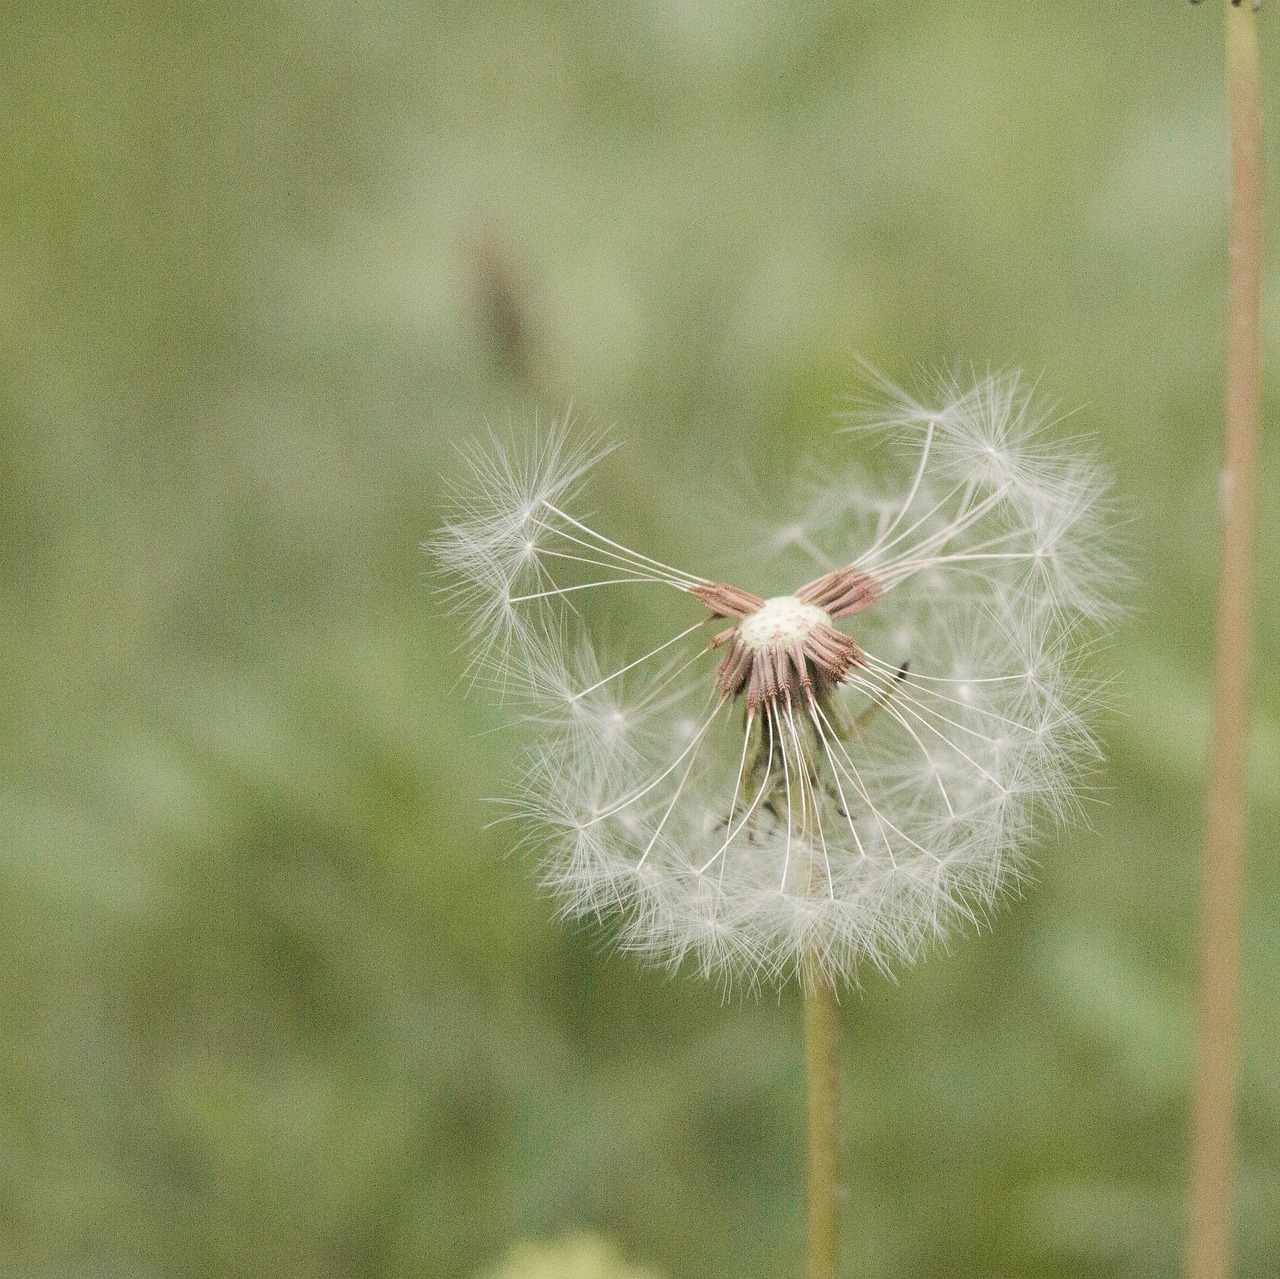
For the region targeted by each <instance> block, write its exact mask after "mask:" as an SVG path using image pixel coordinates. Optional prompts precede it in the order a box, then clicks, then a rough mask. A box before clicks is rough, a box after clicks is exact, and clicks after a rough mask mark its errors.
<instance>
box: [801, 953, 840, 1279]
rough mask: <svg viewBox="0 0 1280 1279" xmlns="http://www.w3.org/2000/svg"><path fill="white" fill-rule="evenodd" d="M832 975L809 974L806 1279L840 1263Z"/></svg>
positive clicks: (823, 1275) (824, 1277)
mask: <svg viewBox="0 0 1280 1279" xmlns="http://www.w3.org/2000/svg"><path fill="white" fill-rule="evenodd" d="M838 1013H839V1005H838V1004H837V1002H836V990H835V986H834V985H833V984H832V982H831V979H830V977H827V976H824V975H823V974H822V973H821V972H819V971H818V968H817V965H813V966H812V967H811V968H810V969H809V971H808V972H806V974H805V991H804V1031H805V1049H806V1053H805V1055H806V1057H807V1058H808V1071H809V1226H808V1238H807V1242H808V1247H807V1250H806V1255H807V1257H808V1261H807V1264H806V1267H805V1275H806V1279H836V1274H837V1272H838V1270H839V1266H840V1194H841V1188H840V1137H841V1129H840V1022H839V1017H838Z"/></svg>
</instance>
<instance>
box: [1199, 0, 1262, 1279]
mask: <svg viewBox="0 0 1280 1279" xmlns="http://www.w3.org/2000/svg"><path fill="white" fill-rule="evenodd" d="M1225 8H1226V76H1227V104H1228V111H1229V115H1230V121H1231V225H1230V233H1229V242H1228V247H1229V257H1230V266H1229V279H1228V291H1227V311H1228V331H1227V385H1226V461H1225V469H1224V472H1223V477H1222V506H1223V526H1222V573H1221V576H1220V578H1219V582H1218V626H1217V643H1216V654H1215V664H1214V697H1213V730H1212V742H1211V746H1210V757H1209V778H1208V814H1207V829H1206V838H1205V850H1204V851H1205V856H1204V889H1203V923H1202V930H1201V941H1200V945H1201V956H1200V1008H1199V1027H1198V1037H1197V1049H1196V1083H1195V1099H1194V1112H1193V1116H1192V1138H1191V1163H1192V1170H1191V1221H1190V1236H1189V1242H1188V1251H1187V1268H1188V1273H1189V1275H1190V1276H1191V1279H1229V1276H1230V1275H1231V1273H1232V1246H1231V1236H1232V1224H1233V1216H1234V1198H1235V1192H1234V1181H1235V1162H1236V1139H1235V1124H1236V1088H1237V1059H1238V1056H1239V984H1240V982H1239V977H1240V916H1241V901H1242V897H1243V878H1244V843H1245V798H1246V781H1247V776H1248V758H1247V735H1248V729H1249V668H1250V648H1251V637H1252V630H1253V594H1254V542H1255V537H1256V533H1255V530H1256V524H1257V490H1258V449H1259V439H1260V436H1261V430H1262V411H1261V318H1260V315H1261V300H1262V189H1263V188H1262V94H1261V85H1260V76H1259V69H1258V31H1257V20H1256V17H1255V15H1254V13H1253V12H1252V11H1251V10H1250V9H1248V8H1245V7H1236V6H1234V5H1232V4H1230V3H1227V4H1226V5H1225Z"/></svg>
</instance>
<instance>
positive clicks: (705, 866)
mask: <svg viewBox="0 0 1280 1279" xmlns="http://www.w3.org/2000/svg"><path fill="white" fill-rule="evenodd" d="M877 391H878V393H879V398H878V400H877V402H876V403H875V405H874V406H863V407H861V408H860V409H859V410H858V411H856V412H855V413H854V414H852V415H851V416H850V427H849V429H850V430H851V431H854V432H861V433H862V434H863V435H864V436H866V437H868V442H869V443H872V444H876V445H878V447H879V451H880V452H881V453H882V454H887V457H882V459H881V460H882V461H883V462H884V463H885V466H884V467H883V469H884V470H885V472H886V474H887V477H888V478H887V480H886V481H884V482H882V483H881V484H880V485H879V486H877V485H876V484H875V483H874V482H873V481H872V480H871V479H870V478H869V475H868V473H863V472H857V473H850V474H845V475H842V476H840V477H838V478H836V479H828V478H826V477H823V476H819V475H817V474H814V473H810V474H809V475H808V476H807V477H806V478H805V479H804V481H803V484H802V490H801V492H802V498H803V501H802V509H800V510H799V511H798V512H789V513H787V514H786V516H785V517H784V518H782V519H781V521H780V523H779V524H778V525H777V526H776V528H775V529H774V530H763V531H762V536H761V539H760V540H761V545H762V547H763V548H765V549H764V550H762V552H761V559H762V566H761V575H762V576H763V568H764V565H763V560H764V559H765V557H773V558H774V559H775V560H777V559H779V558H780V559H781V560H782V561H783V562H784V563H786V564H795V565H796V566H797V568H796V576H795V579H794V580H795V581H796V585H795V587H794V588H793V589H792V590H791V591H790V592H789V593H788V594H784V595H777V596H770V597H764V596H761V595H757V594H754V593H753V592H752V591H751V590H749V589H746V588H745V587H743V586H739V585H736V584H733V583H729V582H720V581H714V580H711V579H709V578H707V577H703V576H701V575H699V574H697V573H693V572H689V571H687V570H685V569H682V568H678V567H674V566H672V565H669V564H665V563H663V562H662V561H660V560H658V559H656V558H654V557H652V556H650V555H647V554H643V553H641V552H638V551H635V550H632V549H630V548H629V547H627V546H625V545H624V544H622V543H621V542H619V541H617V540H615V539H613V538H611V537H609V536H607V535H606V533H604V532H601V531H599V530H597V529H596V528H594V527H592V525H591V524H589V523H588V522H586V521H585V520H584V519H581V518H579V517H577V516H575V515H573V514H571V513H570V510H571V508H572V507H573V505H574V503H575V500H576V498H577V497H578V495H579V493H580V490H581V488H582V485H583V483H584V482H585V479H586V477H587V475H588V473H589V471H590V468H591V466H592V465H593V464H594V463H595V462H596V461H597V460H598V459H599V457H600V456H602V455H603V453H604V452H606V451H607V449H606V448H605V447H604V446H602V445H601V443H600V442H599V441H598V440H589V439H577V438H576V437H575V435H574V433H573V431H572V430H571V429H570V427H569V426H568V425H567V423H566V424H563V425H560V426H557V427H554V428H552V429H550V430H546V431H543V432H541V433H535V434H534V435H533V436H531V437H530V438H529V439H527V440H525V441H523V442H520V443H518V444H516V445H514V446H504V445H502V444H500V443H498V442H496V441H494V442H492V443H491V446H490V447H489V448H488V449H487V450H479V451H476V452H474V453H472V454H469V455H468V467H469V477H468V482H467V485H466V486H465V487H464V488H463V489H462V490H461V491H460V493H459V495H458V496H457V501H456V510H455V515H454V518H453V519H452V520H451V521H450V522H449V523H448V524H447V525H446V527H445V530H444V532H443V534H442V535H441V536H440V538H438V539H437V541H436V542H435V543H434V547H433V549H434V551H435V553H436V555H437V557H438V558H439V560H440V561H441V563H442V564H443V566H444V567H445V568H446V570H447V571H448V572H449V574H450V577H451V586H450V587H449V588H448V589H449V591H450V592H451V595H452V598H453V599H454V601H455V603H456V604H457V606H458V608H459V610H460V611H461V612H462V613H463V614H464V616H465V617H466V619H467V625H468V633H469V635H470V638H471V640H472V642H473V645H474V650H475V657H474V662H473V674H475V676H476V677H477V678H479V679H482V680H486V681H488V682H491V683H492V684H494V685H495V686H496V687H497V688H498V689H500V690H501V691H502V692H503V694H504V695H505V696H507V697H508V698H509V699H512V700H515V701H517V702H519V703H522V704H524V706H525V707H526V718H528V719H529V720H530V721H531V722H532V724H533V727H534V731H535V735H536V741H535V745H534V746H533V747H532V749H531V753H530V758H529V764H528V768H527V770H526V773H525V776H524V778H523V780H522V782H521V784H520V787H519V789H518V792H517V794H516V796H515V797H514V799H513V800H512V806H513V807H512V812H513V814H514V816H515V818H516V819H518V820H519V821H520V822H521V823H522V825H523V828H524V835H523V838H524V840H525V841H527V842H528V843H529V844H530V845H532V846H536V847H537V849H538V851H539V854H540V856H541V863H542V867H543V878H544V882H545V883H546V885H547V886H548V887H549V888H551V889H552V890H553V891H554V892H555V893H556V894H557V895H558V896H559V898H560V900H561V902H562V905H563V907H564V910H565V911H566V912H567V913H568V914H571V915H574V916H612V917H615V918H616V920H617V921H618V926H619V929H620V933H621V941H622V944H623V945H624V946H625V947H626V948H628V949H630V950H634V951H636V952H639V953H641V954H643V955H645V956H647V957H649V958H651V959H655V960H658V961H661V962H666V963H669V964H678V963H680V962H682V961H684V960H686V959H687V960H690V961H691V962H693V963H694V964H696V965H697V966H698V967H699V968H700V969H701V970H702V971H703V972H704V973H706V974H707V975H708V976H714V977H718V978H719V979H721V980H722V981H724V982H725V983H726V984H728V983H733V982H737V981H742V982H745V983H747V984H748V985H752V986H758V985H760V984H762V983H775V982H776V983H780V982H783V981H786V980H788V979H790V978H791V977H793V976H794V975H796V974H798V973H804V974H805V975H806V977H807V978H808V979H809V980H825V981H835V980H846V981H847V980H856V973H857V970H858V968H859V965H861V964H864V963H869V964H872V965H874V966H876V967H880V968H887V967H888V966H889V965H890V964H892V963H893V962H895V961H899V960H905V961H910V960H912V959H914V958H915V957H916V956H917V955H918V954H919V953H920V951H921V950H922V948H923V947H924V946H925V945H926V944H928V943H929V942H930V941H931V940H932V939H935V938H937V937H939V936H940V935H942V934H943V933H944V932H945V931H946V930H947V928H948V927H950V926H951V925H953V924H956V923H966V922H974V921H980V920H982V919H983V918H984V917H985V915H986V914H987V912H988V911H989V910H990V909H991V908H992V906H993V905H994V904H995V902H996V901H997V899H998V896H999V895H1000V893H1001V892H1002V891H1003V890H1006V889H1008V888H1009V887H1010V886H1011V885H1016V884H1017V882H1018V879H1019V876H1020V874H1021V868H1022V866H1023V864H1024V858H1025V851H1024V850H1025V847H1026V844H1027V841H1028V839H1029V837H1030V835H1031V833H1032V822H1033V817H1034V815H1035V813H1036V812H1037V811H1043V812H1046V813H1048V814H1050V815H1052V816H1054V817H1056V818H1062V817H1064V816H1066V815H1068V814H1069V813H1070V812H1071V810H1072V809H1073V807H1074V806H1075V805H1076V804H1077V803H1078V799H1077V796H1078V793H1079V787H1080V784H1081V780H1082V777H1083V770H1084V767H1085V765H1086V764H1087V763H1088V762H1089V761H1090V760H1091V759H1093V758H1096V755H1097V748H1096V746H1095V744H1094V742H1093V739H1092V737H1091V736H1090V734H1089V731H1088V729H1087V727H1086V719H1087V714H1086V712H1087V711H1088V710H1089V709H1090V708H1091V706H1092V705H1093V704H1094V703H1096V701H1097V700H1098V698H1099V695H1100V690H1099V688H1098V686H1097V685H1095V684H1091V683H1090V682H1089V680H1088V679H1087V678H1086V677H1085V675H1084V673H1083V671H1082V668H1081V662H1080V655H1081V653H1082V652H1083V651H1084V650H1085V649H1086V648H1087V642H1086V634H1087V630H1088V628H1089V627H1090V626H1091V625H1094V624H1096V623H1099V622H1105V621H1106V620H1108V618H1109V617H1110V616H1111V615H1112V611H1113V610H1112V605H1111V603H1110V600H1111V595H1112V592H1113V589H1114V585H1115V582H1116V578H1117V575H1118V573H1119V565H1118V561H1117V560H1116V558H1115V556H1114V555H1113V553H1112V552H1111V550H1110V544H1109V540H1108V530H1107V515H1108V502H1107V485H1106V482H1105V480H1104V479H1103V477H1102V475H1101V473H1100V471H1099V470H1098V468H1097V467H1096V466H1095V465H1093V464H1092V463H1091V462H1089V461H1088V460H1085V459H1082V458H1081V457H1080V456H1078V448H1076V447H1074V446H1070V445H1060V444H1055V443H1052V442H1051V441H1050V439H1049V438H1048V435H1047V433H1046V432H1045V430H1044V423H1043V421H1042V420H1041V419H1040V418H1039V417H1038V416H1037V415H1036V413H1035V411H1034V409H1033V407H1032V405H1031V402H1030V400H1029V397H1028V396H1027V395H1026V394H1025V393H1024V391H1023V389H1022V388H1021V386H1020V383H1019V380H1018V377H1017V375H1016V374H998V375H993V376H988V377H985V378H982V379H980V380H978V381H977V382H976V383H975V384H974V385H973V386H972V387H968V388H961V387H959V386H958V385H956V384H955V383H954V382H948V381H941V380H939V381H936V382H935V383H934V384H933V385H932V386H931V387H929V388H927V391H928V393H927V395H926V397H925V399H924V400H916V399H915V398H913V397H911V396H909V395H907V394H906V393H905V392H903V391H902V390H900V389H899V388H897V387H895V386H893V385H892V384H890V383H888V382H885V381H883V380H880V379H877ZM805 564H807V565H809V566H810V567H809V570H808V573H807V574H806V573H805V572H804V571H803V565H805ZM815 569H817V570H819V571H818V572H816V574H815V573H814V570H815ZM654 590H659V591H668V592H670V591H674V592H678V593H680V594H683V595H685V596H687V597H688V599H689V604H690V615H689V617H688V618H687V619H686V620H685V621H684V622H683V623H681V624H680V625H679V627H677V628H675V629H674V630H673V631H672V633H670V634H669V635H667V636H666V637H665V638H663V639H662V640H661V641H660V642H659V643H657V644H656V645H655V646H654V647H652V648H651V649H649V650H648V651H646V652H638V653H628V654H626V655H624V656H623V658H622V659H621V660H619V661H617V662H616V663H606V662H604V661H603V660H602V659H601V657H600V656H599V654H598V652H597V650H596V648H595V647H594V646H593V645H592V643H591V639H590V636H589V634H588V633H587V629H586V627H585V626H584V625H583V623H582V622H581V619H580V617H579V615H578V603H579V601H580V600H582V599H583V598H586V597H587V596H589V595H590V594H591V593H593V592H595V591H601V592H617V593H619V594H620V595H623V596H627V597H629V601H628V602H626V603H619V604H618V608H619V609H624V608H625V609H628V610H633V611H636V612H639V611H640V610H643V609H644V607H645V605H644V602H643V593H644V592H652V591H654Z"/></svg>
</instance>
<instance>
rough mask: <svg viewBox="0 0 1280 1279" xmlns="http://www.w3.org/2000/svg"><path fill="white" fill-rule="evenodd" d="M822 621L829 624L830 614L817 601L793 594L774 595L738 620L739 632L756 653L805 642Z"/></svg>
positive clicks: (745, 642)
mask: <svg viewBox="0 0 1280 1279" xmlns="http://www.w3.org/2000/svg"><path fill="white" fill-rule="evenodd" d="M823 622H826V623H827V624H828V625H830V623H831V617H830V615H829V614H828V613H827V612H826V611H825V610H823V609H820V608H819V607H818V606H817V605H816V604H806V603H805V602H804V601H803V600H798V599H796V597H795V596H794V595H775V596H774V598H773V599H771V600H765V602H764V603H763V604H762V605H761V606H760V607H759V608H758V609H756V611H755V612H754V613H751V614H749V615H748V616H747V617H744V618H743V619H742V621H741V622H739V623H738V634H739V635H740V636H742V642H743V643H744V644H745V645H746V646H747V647H748V648H749V649H750V650H751V651H752V652H753V653H759V652H763V651H764V650H765V649H768V648H792V647H794V646H795V645H797V644H803V643H804V641H805V640H806V639H808V637H809V636H810V634H812V632H813V630H814V629H815V628H816V627H817V626H819V625H820V624H821V623H823Z"/></svg>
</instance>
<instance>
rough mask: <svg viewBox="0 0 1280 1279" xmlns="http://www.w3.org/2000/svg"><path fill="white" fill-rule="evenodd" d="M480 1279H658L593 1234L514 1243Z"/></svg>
mask: <svg viewBox="0 0 1280 1279" xmlns="http://www.w3.org/2000/svg"><path fill="white" fill-rule="evenodd" d="M481 1279H659V1277H658V1275H657V1274H656V1273H655V1272H654V1271H652V1270H645V1269H640V1268H638V1267H636V1266H633V1265H630V1264H629V1263H628V1262H626V1261H624V1260H623V1259H622V1258H621V1257H620V1256H619V1255H618V1251H617V1249H616V1248H612V1247H610V1246H609V1244H607V1243H605V1242H604V1241H603V1240H601V1239H597V1238H595V1237H594V1236H593V1235H572V1236H571V1237H569V1238H568V1239H564V1240H562V1241H560V1242H559V1243H553V1244H527V1243H525V1244H517V1245H516V1246H515V1247H514V1248H512V1249H511V1251H510V1252H509V1253H508V1254H507V1256H506V1258H505V1259H504V1260H503V1262H502V1264H501V1265H499V1266H498V1267H497V1268H496V1269H494V1270H487V1271H485V1273H484V1275H483V1276H482V1277H481Z"/></svg>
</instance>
